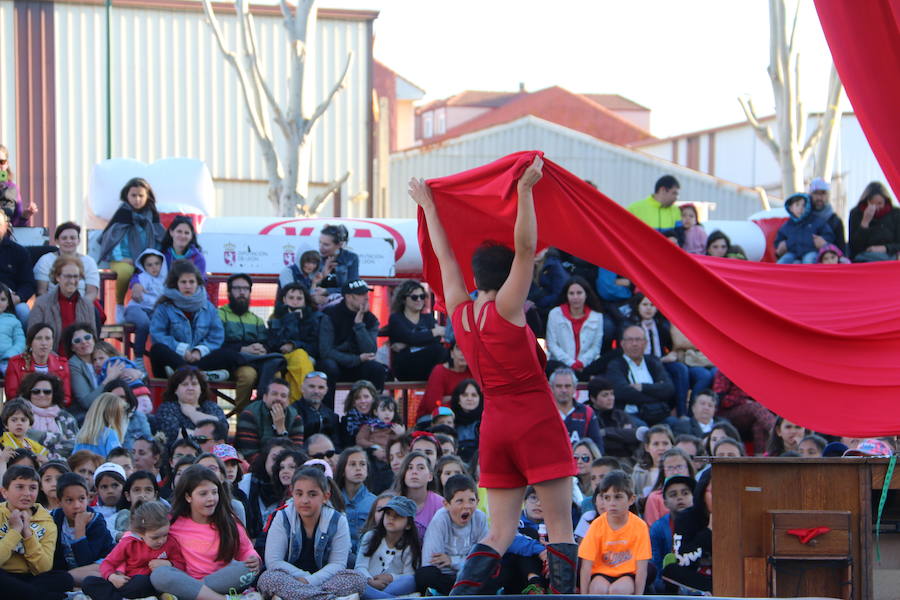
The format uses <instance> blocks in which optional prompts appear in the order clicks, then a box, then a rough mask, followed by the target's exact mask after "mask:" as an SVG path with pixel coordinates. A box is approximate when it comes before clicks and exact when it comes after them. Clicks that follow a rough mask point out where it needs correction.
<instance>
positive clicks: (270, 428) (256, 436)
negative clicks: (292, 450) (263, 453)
mask: <svg viewBox="0 0 900 600" xmlns="http://www.w3.org/2000/svg"><path fill="white" fill-rule="evenodd" d="M290 396H291V386H290V384H288V382H287V381H285V380H284V379H279V378H275V379H273V380H272V382H271V383H270V384H269V386H268V388H266V393H265V394H264V395H263V396H262V399H261V400H257V401H256V402H252V403H251V404H250V406H248V407H247V408H246V409H244V411H243V412H242V413H241V414H240V416H239V417H238V422H237V435H236V436H235V444H234V445H235V446H236V447H237V449H238V451H239V452H240V453H241V454H243V455H244V458H245V459H247V460H248V461H250V462H252V461H253V459H254V458H255V457H256V455H257V454H258V453H259V450H260V448H262V447H263V446H264V445H265V444H266V442H268V441H269V440H270V439H272V438H273V437H287V438H290V439H291V441H292V442H294V443H295V444H297V446H298V447H302V446H303V418H302V417H301V416H300V413H299V412H298V411H297V408H295V407H293V406H291V398H290Z"/></svg>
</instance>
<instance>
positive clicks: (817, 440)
mask: <svg viewBox="0 0 900 600" xmlns="http://www.w3.org/2000/svg"><path fill="white" fill-rule="evenodd" d="M803 442H812V443H813V444H815V445H816V448H818V449H819V454H822V451H823V450H825V446H827V445H828V440H826V439H825V438H823V437H822V436H821V435H818V434H816V433H811V434H809V435H807V436H806V437H804V438H803V439H802V440H800V444H802V443H803ZM798 446H799V444H798Z"/></svg>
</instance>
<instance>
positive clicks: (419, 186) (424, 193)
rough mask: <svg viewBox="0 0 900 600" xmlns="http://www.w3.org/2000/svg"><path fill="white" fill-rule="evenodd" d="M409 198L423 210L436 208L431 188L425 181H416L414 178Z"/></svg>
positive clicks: (411, 181) (410, 181) (411, 182)
mask: <svg viewBox="0 0 900 600" xmlns="http://www.w3.org/2000/svg"><path fill="white" fill-rule="evenodd" d="M409 197H410V198H412V199H413V201H414V202H415V203H416V204H418V205H419V206H421V207H422V208H423V209H428V208H433V207H434V198H433V197H432V195H431V188H429V187H428V184H427V183H425V180H424V179H416V178H415V177H413V178H411V179H410V180H409Z"/></svg>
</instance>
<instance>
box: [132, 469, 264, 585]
mask: <svg viewBox="0 0 900 600" xmlns="http://www.w3.org/2000/svg"><path fill="white" fill-rule="evenodd" d="M172 497H173V498H174V502H173V504H172V517H171V519H172V526H171V529H170V534H171V536H172V537H173V538H174V539H175V542H176V543H177V544H178V545H179V547H180V548H181V552H182V554H183V555H184V560H185V562H186V564H187V566H186V568H185V569H178V568H176V567H175V566H174V565H173V566H161V567H159V568H157V569H154V570H153V572H152V573H151V574H150V581H151V583H152V584H153V587H154V588H156V589H157V591H159V592H161V593H169V594H172V595H173V596H175V597H177V598H178V599H179V600H196V598H197V597H198V596H202V597H203V598H204V599H208V600H236V599H237V598H242V599H244V600H261V598H262V597H261V596H260V595H259V594H257V593H256V592H253V593H250V594H244V595H237V596H235V595H232V594H228V595H226V594H227V593H228V592H229V591H230V590H232V589H234V590H236V591H238V592H240V591H241V590H243V589H245V588H247V587H248V586H249V585H250V584H251V583H253V580H254V578H255V577H256V575H257V573H258V572H259V568H260V559H259V555H258V554H256V552H255V551H254V550H253V544H252V543H251V542H250V538H249V537H247V532H246V531H245V530H244V526H243V525H242V524H241V523H240V521H239V520H238V518H237V517H236V516H235V514H234V512H233V511H232V510H231V494H230V492H229V491H228V488H227V487H225V486H224V485H222V482H221V481H220V480H219V478H218V477H217V476H216V474H215V473H213V472H212V471H211V470H210V469H208V468H207V467H204V466H203V465H193V466H190V467H188V468H187V469H185V471H184V472H183V473H182V475H181V477H180V478H179V480H178V485H177V486H176V489H175V492H174V494H173V495H172Z"/></svg>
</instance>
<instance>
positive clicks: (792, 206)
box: [775, 194, 834, 265]
mask: <svg viewBox="0 0 900 600" xmlns="http://www.w3.org/2000/svg"><path fill="white" fill-rule="evenodd" d="M784 208H785V210H786V211H787V214H788V220H787V222H786V223H785V224H784V225H782V226H781V227H780V228H779V229H778V233H777V234H776V235H775V254H776V255H777V256H778V257H779V258H778V263H779V264H782V265H791V264H798V263H803V264H811V263H814V262H816V257H817V253H816V243H815V236H819V237H821V238H822V239H824V240H825V241H826V242H828V243H832V242H834V232H832V231H831V228H830V227H828V225H827V224H826V223H825V221H819V220H817V219H816V218H815V217H814V216H813V214H812V198H810V196H809V194H794V195H793V196H790V197H789V198H788V199H787V200H785V201H784Z"/></svg>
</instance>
